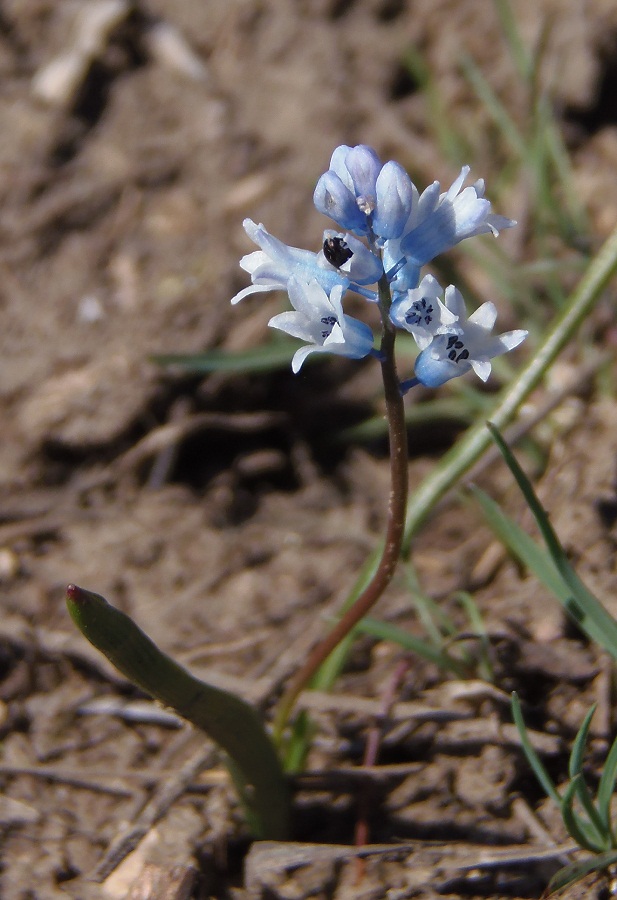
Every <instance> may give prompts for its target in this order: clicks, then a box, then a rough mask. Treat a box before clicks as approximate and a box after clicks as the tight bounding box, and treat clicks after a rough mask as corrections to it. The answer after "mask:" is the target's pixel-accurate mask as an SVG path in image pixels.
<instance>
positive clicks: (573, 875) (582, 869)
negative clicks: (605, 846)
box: [548, 850, 617, 894]
mask: <svg viewBox="0 0 617 900" xmlns="http://www.w3.org/2000/svg"><path fill="white" fill-rule="evenodd" d="M616 862H617V850H608V851H606V852H604V853H598V854H597V855H595V856H591V857H589V856H588V857H586V858H585V859H580V860H577V861H576V862H573V863H570V865H569V866H564V867H563V869H560V870H559V871H558V872H557V873H556V874H555V875H553V877H552V878H551V880H550V881H549V884H548V891H549V894H555V893H557V891H562V890H563V889H564V888H566V887H568V885H570V884H574V883H575V882H577V881H580V880H581V879H582V878H585V876H587V875H591V873H592V872H601V871H602V870H603V869H607V868H608V867H609V866H612V865H613V864H614V863H616Z"/></svg>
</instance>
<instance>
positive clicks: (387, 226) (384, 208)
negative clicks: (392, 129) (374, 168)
mask: <svg viewBox="0 0 617 900" xmlns="http://www.w3.org/2000/svg"><path fill="white" fill-rule="evenodd" d="M375 190H376V205H375V212H374V213H373V232H374V233H375V234H376V235H377V236H378V237H380V238H382V240H388V239H391V238H398V237H400V236H401V235H402V233H403V230H404V228H405V225H406V224H407V221H408V219H409V215H410V213H411V208H412V204H413V199H414V191H413V184H412V182H411V179H410V177H409V175H408V174H407V172H406V171H405V169H403V167H402V166H399V164H398V163H396V162H393V161H392V160H391V161H390V162H387V163H386V164H385V165H384V166H383V168H382V169H381V172H380V173H379V175H378V176H377V182H376V185H375Z"/></svg>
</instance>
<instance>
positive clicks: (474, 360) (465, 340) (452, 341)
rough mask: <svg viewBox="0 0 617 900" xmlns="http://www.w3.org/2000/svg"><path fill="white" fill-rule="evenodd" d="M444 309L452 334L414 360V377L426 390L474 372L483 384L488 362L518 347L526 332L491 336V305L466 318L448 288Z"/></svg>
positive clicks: (460, 302)
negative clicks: (452, 320) (451, 323)
mask: <svg viewBox="0 0 617 900" xmlns="http://www.w3.org/2000/svg"><path fill="white" fill-rule="evenodd" d="M444 299H445V301H446V306H447V308H448V309H449V310H450V312H451V313H453V314H454V315H455V316H456V317H457V320H456V324H455V326H454V329H455V332H456V333H452V334H439V335H436V336H435V337H434V338H433V340H432V341H431V343H430V344H429V345H428V347H426V349H424V350H423V351H422V352H421V353H420V354H419V356H418V358H417V359H416V364H415V377H416V379H417V381H418V382H419V383H420V384H424V385H425V386H426V387H432V388H435V387H439V386H440V385H442V384H445V382H446V381H449V380H450V379H451V378H456V377H457V376H458V375H464V374H465V372H468V371H469V370H470V369H473V370H474V372H475V373H476V375H477V376H478V377H479V378H481V379H482V381H486V380H487V378H488V376H489V375H490V374H491V362H490V361H491V359H492V358H493V357H495V356H500V355H501V354H502V353H507V352H508V350H512V349H514V347H518V345H519V344H520V343H522V342H523V341H524V340H525V338H526V337H527V334H528V332H527V331H522V330H517V331H508V332H506V333H505V334H500V335H492V334H491V332H492V330H493V326H494V324H495V320H496V318H497V310H496V309H495V305H494V304H493V303H490V302H488V303H483V304H482V306H480V307H479V308H478V309H477V310H476V311H475V312H474V313H472V315H471V316H470V317H469V318H467V314H466V311H465V303H464V301H463V298H462V296H461V294H460V292H459V291H458V290H457V289H456V288H455V287H454V286H453V285H450V287H449V288H447V289H446V293H445V298H444Z"/></svg>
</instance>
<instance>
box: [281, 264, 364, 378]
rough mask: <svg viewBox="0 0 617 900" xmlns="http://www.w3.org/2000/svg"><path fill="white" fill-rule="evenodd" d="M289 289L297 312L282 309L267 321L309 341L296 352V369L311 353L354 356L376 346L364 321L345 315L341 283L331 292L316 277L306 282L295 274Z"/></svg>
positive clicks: (295, 370) (359, 357)
mask: <svg viewBox="0 0 617 900" xmlns="http://www.w3.org/2000/svg"><path fill="white" fill-rule="evenodd" d="M287 291H288V293H289V299H290V301H291V305H292V306H293V308H294V312H284V313H279V315H277V316H273V317H272V318H271V319H270V321H269V322H268V325H270V326H271V327H272V328H278V329H279V330H280V331H285V332H286V333H287V334H289V335H291V336H292V337H296V338H300V340H302V341H307V342H308V346H307V347H300V349H299V350H296V352H295V353H294V356H293V359H292V361H291V368H292V371H293V372H294V373H297V372H299V371H300V367H301V366H302V363H303V362H304V360H305V359H306V357H307V356H308V355H309V353H336V354H338V355H339V356H347V357H350V358H351V359H362V358H363V357H364V356H368V354H369V353H370V352H371V350H372V349H373V332H372V331H371V329H370V328H369V327H368V325H366V324H365V323H364V322H360V321H358V319H354V318H352V316H347V315H345V313H344V312H343V306H342V297H343V292H344V288H343V287H342V286H341V285H335V286H334V287H333V288H332V292H331V294H330V296H328V294H327V293H326V292H325V291H324V289H323V288H322V287H321V285H320V284H319V283H318V282H317V281H315V280H313V281H310V282H303V281H300V280H299V279H298V278H296V277H294V276H292V277H291V278H290V279H289V282H288V284H287Z"/></svg>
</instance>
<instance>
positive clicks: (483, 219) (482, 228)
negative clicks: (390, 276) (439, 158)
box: [400, 166, 516, 266]
mask: <svg viewBox="0 0 617 900" xmlns="http://www.w3.org/2000/svg"><path fill="white" fill-rule="evenodd" d="M468 174H469V167H468V166H464V167H463V168H462V169H461V172H460V174H459V176H458V178H457V179H456V180H455V181H454V182H453V183H452V185H451V186H450V187H449V188H448V190H447V191H445V192H444V193H441V194H439V190H440V187H439V183H438V182H434V183H433V184H432V185H430V187H428V188H427V189H426V190H425V191H424V192H423V194H422V195H421V196H420V198H419V200H418V202H417V204H416V208H415V211H414V210H412V215H411V216H410V219H409V221H408V223H407V224H406V226H405V230H404V234H403V236H402V237H401V239H400V249H401V251H402V253H403V255H405V256H406V257H408V258H409V260H410V261H411V262H413V263H414V264H415V265H418V266H423V265H426V263H428V262H430V261H431V260H432V259H434V258H435V257H436V256H437V255H438V254H439V253H443V252H444V251H445V250H449V249H450V248H451V247H454V246H455V244H458V243H459V242H460V241H463V240H465V239H466V238H469V237H475V236H476V235H478V234H485V233H488V232H491V233H492V234H494V235H497V234H498V233H499V231H500V229H503V228H511V227H512V226H513V225H515V224H516V223H515V222H513V221H512V220H510V219H506V218H505V217H503V216H496V215H494V214H493V213H491V204H490V201H488V200H486V199H484V182H483V181H482V180H479V181H476V183H475V184H474V185H472V186H470V187H466V188H464V187H463V184H464V181H465V178H466V177H467V175H468Z"/></svg>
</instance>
